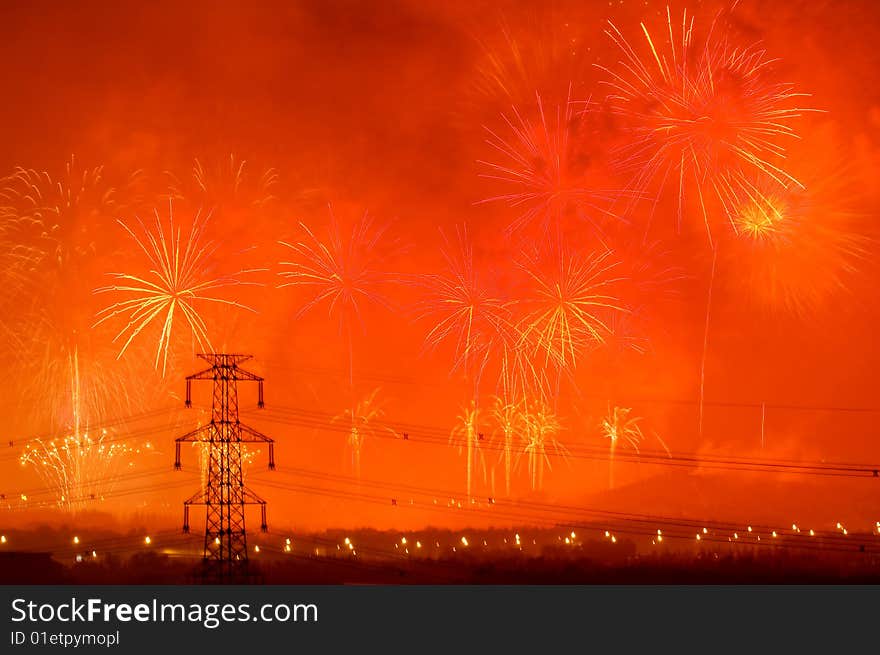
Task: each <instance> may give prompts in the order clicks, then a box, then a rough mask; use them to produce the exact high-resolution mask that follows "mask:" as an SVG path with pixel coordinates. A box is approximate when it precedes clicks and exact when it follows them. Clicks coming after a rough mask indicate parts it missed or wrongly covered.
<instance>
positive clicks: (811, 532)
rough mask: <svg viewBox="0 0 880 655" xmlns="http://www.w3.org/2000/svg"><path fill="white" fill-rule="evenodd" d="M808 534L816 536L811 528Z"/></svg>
mask: <svg viewBox="0 0 880 655" xmlns="http://www.w3.org/2000/svg"><path fill="white" fill-rule="evenodd" d="M810 536H811V537H815V536H816V533H815V532H813V530H812V529H811V530H810Z"/></svg>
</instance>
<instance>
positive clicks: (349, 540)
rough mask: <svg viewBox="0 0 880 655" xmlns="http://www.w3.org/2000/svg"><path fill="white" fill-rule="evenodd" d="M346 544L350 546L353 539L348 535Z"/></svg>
mask: <svg viewBox="0 0 880 655" xmlns="http://www.w3.org/2000/svg"><path fill="white" fill-rule="evenodd" d="M345 545H346V546H350V545H351V539H349V538H348V537H346V538H345Z"/></svg>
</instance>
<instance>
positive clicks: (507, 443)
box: [491, 397, 523, 496]
mask: <svg viewBox="0 0 880 655" xmlns="http://www.w3.org/2000/svg"><path fill="white" fill-rule="evenodd" d="M491 416H492V422H493V424H494V426H495V430H494V434H493V436H495V435H497V434H499V433H500V435H501V438H502V450H501V458H502V459H503V462H504V491H505V495H507V496H510V482H511V473H512V465H513V448H514V443H515V442H516V441H518V439H519V438H521V431H522V429H523V415H522V408H521V407H520V405H519V403H515V402H507V401H506V400H505V399H504V398H500V397H496V398H495V399H494V402H493V405H492V411H491Z"/></svg>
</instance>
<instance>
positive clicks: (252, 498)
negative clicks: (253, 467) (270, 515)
mask: <svg viewBox="0 0 880 655" xmlns="http://www.w3.org/2000/svg"><path fill="white" fill-rule="evenodd" d="M241 498H242V501H243V502H244V504H245V505H265V504H266V501H265V500H263V499H262V498H260V497H259V496H258V495H257V494H255V493H254V492H253V491H251V490H250V489H248V488H247V487H245V488H244V489H243V490H242V492H241Z"/></svg>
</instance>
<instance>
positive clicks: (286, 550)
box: [284, 544, 318, 555]
mask: <svg viewBox="0 0 880 655" xmlns="http://www.w3.org/2000/svg"><path fill="white" fill-rule="evenodd" d="M284 552H285V553H289V552H290V544H286V545H285V546H284ZM317 554H318V552H317V551H315V555H317Z"/></svg>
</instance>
